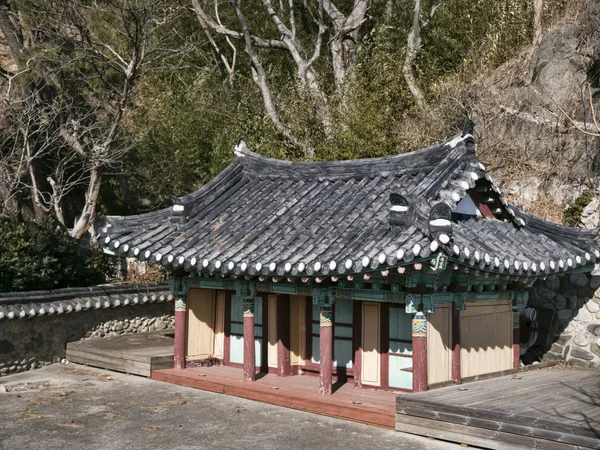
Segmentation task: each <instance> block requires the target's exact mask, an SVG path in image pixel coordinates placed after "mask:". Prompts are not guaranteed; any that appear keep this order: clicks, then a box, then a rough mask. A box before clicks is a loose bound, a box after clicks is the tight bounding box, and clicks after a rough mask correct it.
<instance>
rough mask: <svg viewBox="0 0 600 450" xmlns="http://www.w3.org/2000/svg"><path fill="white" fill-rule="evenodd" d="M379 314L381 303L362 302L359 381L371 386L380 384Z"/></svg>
mask: <svg viewBox="0 0 600 450" xmlns="http://www.w3.org/2000/svg"><path fill="white" fill-rule="evenodd" d="M380 316H381V305H379V304H378V303H363V305H362V346H361V348H362V358H361V361H362V370H361V382H362V384H368V385H371V386H379V385H380V384H381V357H380V348H379V343H380V342H379V340H380V334H381V332H380Z"/></svg>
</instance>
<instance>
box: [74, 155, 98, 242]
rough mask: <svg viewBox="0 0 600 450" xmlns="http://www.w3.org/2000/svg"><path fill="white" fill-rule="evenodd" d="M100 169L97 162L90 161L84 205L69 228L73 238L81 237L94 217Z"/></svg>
mask: <svg viewBox="0 0 600 450" xmlns="http://www.w3.org/2000/svg"><path fill="white" fill-rule="evenodd" d="M102 169H103V168H102V165H101V164H99V163H98V162H93V163H92V168H91V170H90V181H89V184H88V188H87V191H86V193H85V205H84V207H83V210H82V211H81V216H80V217H79V219H78V220H77V223H76V224H75V226H74V227H73V230H71V236H72V237H74V238H75V239H81V238H82V237H83V235H84V234H85V233H86V232H87V231H88V229H89V228H90V226H91V225H92V224H93V223H94V220H95V219H96V204H97V203H98V195H99V194H100V184H101V183H102Z"/></svg>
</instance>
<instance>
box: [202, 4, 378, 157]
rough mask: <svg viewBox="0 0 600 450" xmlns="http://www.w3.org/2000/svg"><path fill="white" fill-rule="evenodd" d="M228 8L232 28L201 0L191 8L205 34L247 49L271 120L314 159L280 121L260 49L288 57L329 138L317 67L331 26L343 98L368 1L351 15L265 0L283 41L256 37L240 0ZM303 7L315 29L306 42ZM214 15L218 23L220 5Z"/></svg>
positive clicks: (331, 8)
mask: <svg viewBox="0 0 600 450" xmlns="http://www.w3.org/2000/svg"><path fill="white" fill-rule="evenodd" d="M229 3H230V6H231V8H232V9H233V11H234V16H235V19H236V24H235V26H233V27H229V26H225V25H223V23H222V22H221V21H220V20H215V19H213V17H211V16H210V15H209V14H208V13H207V12H206V11H207V9H206V8H205V6H204V5H203V4H201V2H200V0H192V7H193V9H194V11H195V13H196V16H197V18H198V21H199V23H200V25H201V26H202V27H203V28H204V29H205V30H206V29H210V30H211V31H212V32H214V33H216V34H218V35H220V36H223V37H225V38H228V39H237V40H240V41H243V43H244V50H245V52H246V54H247V55H248V58H249V60H250V66H251V71H252V79H253V80H254V82H255V83H256V85H257V87H258V89H259V91H260V93H261V96H262V99H263V104H264V107H265V111H266V113H267V115H268V116H269V118H270V119H271V121H272V122H273V124H274V125H275V127H276V129H277V130H278V131H279V133H280V134H281V135H283V136H284V137H285V138H286V139H287V140H288V141H289V142H291V143H293V144H294V145H295V146H296V147H300V148H302V149H303V150H304V152H305V155H306V157H307V158H308V159H312V158H313V157H314V150H313V149H312V147H311V146H310V144H308V143H305V142H301V141H299V140H298V139H297V138H296V137H295V136H294V135H293V133H292V131H291V130H290V129H289V127H288V126H287V125H286V124H285V123H284V121H283V120H282V119H281V114H280V112H279V108H278V106H277V105H276V101H275V95H274V94H273V88H272V86H271V84H270V83H269V79H268V76H267V72H266V71H265V68H264V67H265V66H264V62H263V60H262V57H261V54H260V52H259V51H257V50H256V49H261V50H263V49H269V50H280V51H283V52H285V53H286V54H287V55H288V56H289V57H290V59H291V60H292V61H293V64H294V67H295V73H296V79H297V80H298V83H299V84H300V86H301V87H303V88H306V89H307V90H308V92H309V93H310V94H311V97H312V99H313V101H314V103H315V105H316V111H317V115H318V120H319V121H320V123H321V124H322V127H323V130H324V132H325V134H326V135H329V134H331V132H332V118H331V110H330V104H329V98H328V95H327V90H326V88H325V86H323V78H324V76H323V75H322V74H319V73H318V71H317V68H316V63H317V61H318V60H319V59H320V58H321V56H322V54H321V52H322V47H323V44H324V36H325V35H326V33H328V26H329V27H331V29H332V32H331V38H330V39H329V41H328V43H329V51H330V54H331V61H332V63H331V71H332V74H333V78H334V80H335V92H336V94H337V95H338V96H340V97H343V94H344V87H345V81H346V79H347V77H348V74H349V73H350V72H351V70H352V68H353V66H354V63H355V60H356V49H357V45H358V44H357V42H358V35H359V32H360V29H361V26H362V25H363V24H364V23H365V22H366V21H367V19H368V17H367V11H368V9H369V6H370V0H355V1H354V4H353V7H352V8H351V10H350V12H349V13H347V14H344V13H343V12H342V11H340V9H339V8H338V7H337V6H336V5H335V4H334V3H333V2H332V1H331V0H317V2H316V7H313V6H312V5H309V3H308V1H304V2H303V3H302V5H301V6H298V5H297V4H295V2H294V1H293V0H288V2H287V3H284V2H283V1H280V2H279V4H273V3H272V2H271V0H262V6H263V8H264V10H265V11H266V13H267V15H268V17H269V18H270V20H271V23H272V26H273V28H274V30H275V31H276V32H277V34H278V36H279V38H276V39H271V38H265V37H261V36H258V35H257V34H256V33H254V32H253V31H252V27H251V26H250V24H249V22H248V18H247V14H246V13H245V12H244V11H243V10H242V7H241V6H240V3H239V1H238V0H231V1H230V2H229ZM300 8H302V12H305V13H307V14H309V16H310V18H311V20H312V22H313V24H314V33H313V34H312V39H311V41H310V42H308V43H307V42H303V39H301V37H300V33H299V30H298V28H297V20H296V19H297V14H298V12H299V9H300ZM215 15H216V17H217V18H218V4H217V2H216V1H215ZM304 41H306V39H304ZM308 45H310V48H308Z"/></svg>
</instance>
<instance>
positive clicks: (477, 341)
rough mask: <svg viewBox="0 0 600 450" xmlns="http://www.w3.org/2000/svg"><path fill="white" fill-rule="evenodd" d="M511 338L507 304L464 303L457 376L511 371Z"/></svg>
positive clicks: (509, 315) (505, 302) (465, 376)
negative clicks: (458, 373)
mask: <svg viewBox="0 0 600 450" xmlns="http://www.w3.org/2000/svg"><path fill="white" fill-rule="evenodd" d="M512 335H513V330H512V305H511V302H510V301H508V300H507V301H502V302H493V303H491V302H490V303H472V304H467V309H466V310H465V311H461V312H460V361H461V368H460V372H461V377H462V378H468V377H474V376H477V375H483V374H486V373H496V372H502V371H504V370H510V369H512V368H513V350H512ZM430 361H431V359H430Z"/></svg>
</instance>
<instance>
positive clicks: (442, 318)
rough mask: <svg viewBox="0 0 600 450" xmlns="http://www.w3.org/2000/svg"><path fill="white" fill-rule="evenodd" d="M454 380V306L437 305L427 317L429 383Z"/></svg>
mask: <svg viewBox="0 0 600 450" xmlns="http://www.w3.org/2000/svg"><path fill="white" fill-rule="evenodd" d="M451 379H452V305H451V304H442V305H437V307H436V311H435V312H434V313H433V314H429V315H428V316H427V382H428V384H434V383H441V382H443V381H448V380H451Z"/></svg>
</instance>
